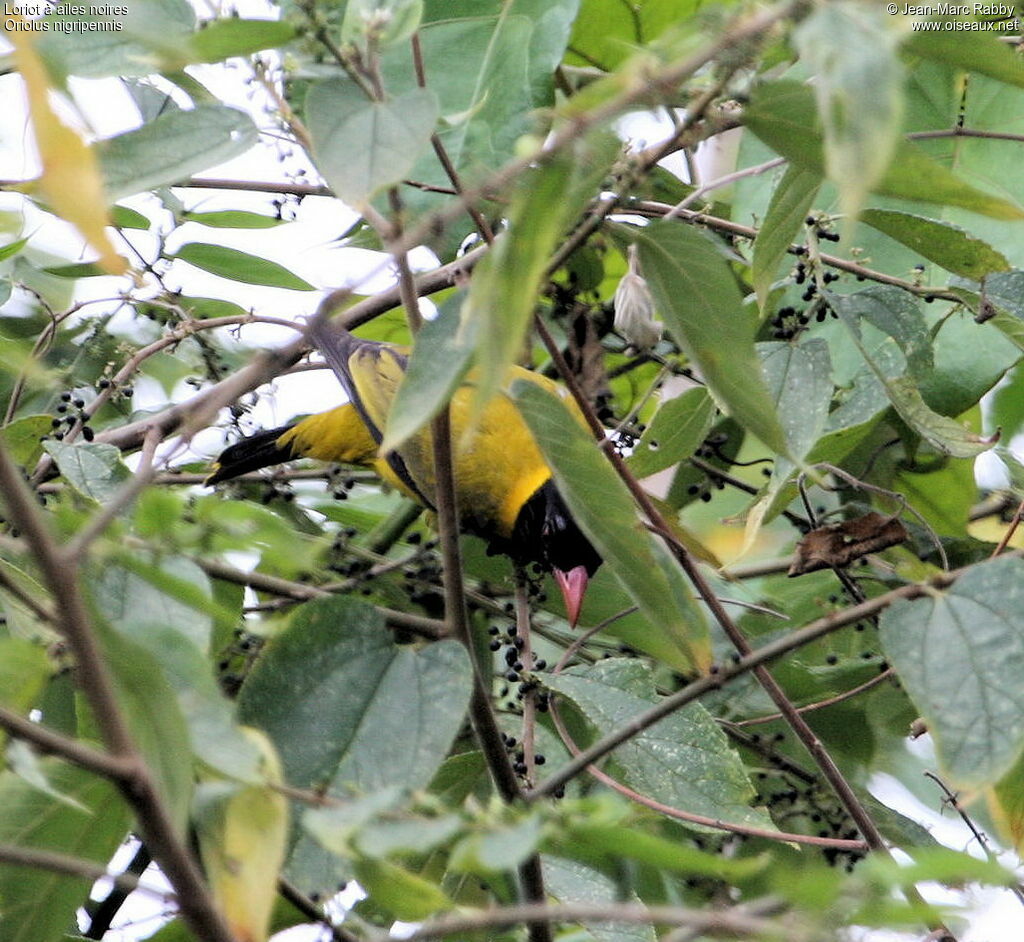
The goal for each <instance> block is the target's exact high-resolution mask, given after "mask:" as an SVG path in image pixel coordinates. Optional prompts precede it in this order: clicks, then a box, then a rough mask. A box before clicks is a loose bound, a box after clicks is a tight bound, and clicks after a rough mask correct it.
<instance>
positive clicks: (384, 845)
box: [303, 814, 465, 858]
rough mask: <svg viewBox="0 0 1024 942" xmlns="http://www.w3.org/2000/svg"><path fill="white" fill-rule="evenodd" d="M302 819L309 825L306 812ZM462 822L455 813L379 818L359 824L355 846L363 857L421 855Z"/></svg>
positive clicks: (448, 837)
mask: <svg viewBox="0 0 1024 942" xmlns="http://www.w3.org/2000/svg"><path fill="white" fill-rule="evenodd" d="M303 823H304V824H306V825H307V826H308V824H309V821H308V814H307V815H306V817H305V818H304V819H303ZM464 826H465V825H464V823H463V821H462V818H461V817H459V816H458V815H454V814H447V815H442V816H441V817H437V818H425V817H422V816H415V817H414V816H408V817H403V818H400V819H398V820H389V819H387V818H382V819H378V820H376V821H371V822H369V823H367V824H366V825H365V826H364V827H362V828H360V830H359V833H358V834H357V835H356V850H357V852H358V853H359V854H360V855H362V856H364V857H377V858H384V857H394V856H409V857H422V856H424V855H426V854H429V853H430V852H431V851H433V850H435V849H436V848H438V847H441V846H442V845H444V844H447V843H448V842H449V841H450V840H451V839H452V838H453V837H454V836H455V835H456V834H458V833H459V832H461V831H462V830H463V828H464Z"/></svg>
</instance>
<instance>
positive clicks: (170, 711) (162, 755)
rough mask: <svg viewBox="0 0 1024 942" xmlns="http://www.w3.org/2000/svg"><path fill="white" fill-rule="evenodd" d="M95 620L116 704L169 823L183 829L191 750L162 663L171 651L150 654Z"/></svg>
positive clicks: (190, 783) (189, 793) (189, 794)
mask: <svg viewBox="0 0 1024 942" xmlns="http://www.w3.org/2000/svg"><path fill="white" fill-rule="evenodd" d="M96 621H97V636H98V637H99V640H100V644H101V646H102V653H103V657H104V659H105V660H106V662H107V664H108V665H109V667H110V670H111V672H112V673H113V676H114V687H115V690H116V693H117V700H118V707H119V708H120V710H121V713H122V715H123V716H124V717H125V719H126V720H127V722H128V727H129V730H130V731H131V734H132V738H133V739H134V741H135V743H136V745H137V746H138V748H139V751H140V752H141V753H142V756H143V758H144V759H145V761H146V765H147V766H148V767H149V770H150V773H151V774H152V776H153V778H154V780H155V782H156V788H157V791H158V792H159V793H160V796H161V798H162V799H163V801H164V802H165V805H166V807H167V811H168V814H169V815H170V818H171V821H172V823H173V824H174V826H175V827H176V828H177V829H178V832H179V833H180V834H182V835H184V833H185V827H186V822H187V821H188V810H189V803H190V801H191V798H192V786H193V772H192V761H191V760H192V750H191V748H190V744H189V733H188V727H187V725H186V723H185V719H184V717H183V716H182V713H181V710H180V709H179V707H178V703H177V698H176V697H175V692H174V690H173V689H172V688H171V685H170V684H169V683H168V681H167V678H166V677H165V674H164V671H163V669H162V664H163V661H164V659H166V658H168V657H170V658H171V659H173V654H171V653H169V652H166V651H163V650H161V651H160V653H159V654H157V655H152V654H150V652H149V651H148V650H146V648H145V647H144V646H143V645H141V644H137V643H136V642H135V641H132V640H129V639H128V638H127V637H125V636H124V635H122V634H121V633H120V632H117V631H114V630H113V629H111V628H110V627H109V626H108V625H106V624H104V623H103V622H102V621H100V620H98V619H97V620H96ZM174 636H175V635H174V633H172V637H174Z"/></svg>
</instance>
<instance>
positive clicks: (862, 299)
mask: <svg viewBox="0 0 1024 942" xmlns="http://www.w3.org/2000/svg"><path fill="white" fill-rule="evenodd" d="M829 301H830V303H832V304H833V308H834V309H835V310H836V312H837V313H839V314H840V315H841V316H842V317H843V318H844V320H845V322H846V323H847V324H848V325H849V326H851V327H852V328H855V329H857V330H859V326H857V325H859V324H860V322H861V321H862V320H864V321H867V322H868V323H870V324H872V325H873V326H875V327H877V328H878V329H879V330H880V331H882V332H883V333H885V334H888V335H889V336H890V337H892V339H893V340H895V341H896V343H897V345H898V346H899V348H900V350H901V351H902V352H903V355H904V356H905V357H906V360H907V372H908V373H909V374H910V375H911V376H913V377H914V378H915V379H922V378H924V377H925V376H927V374H928V373H929V372H931V370H932V368H933V357H932V336H931V331H930V330H929V329H928V322H927V321H926V320H925V318H924V314H922V313H921V306H920V302H918V301H917V299H916V298H914V297H913V296H911V295H909V294H907V292H906V291H901V290H900V289H899V288H892V287H889V286H888V285H872V286H871V287H870V288H865V289H864V290H863V291H857V292H855V293H854V294H849V295H839V296H830V298H829Z"/></svg>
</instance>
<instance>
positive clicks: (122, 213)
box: [110, 206, 152, 232]
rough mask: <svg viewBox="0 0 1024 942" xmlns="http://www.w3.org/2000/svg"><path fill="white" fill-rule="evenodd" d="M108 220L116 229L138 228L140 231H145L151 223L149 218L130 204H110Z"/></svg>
mask: <svg viewBox="0 0 1024 942" xmlns="http://www.w3.org/2000/svg"><path fill="white" fill-rule="evenodd" d="M110 221H111V222H112V223H113V224H114V225H115V226H117V228H118V229H138V230H140V231H142V232H146V231H147V230H148V229H149V227H150V226H151V225H152V223H151V222H150V221H149V219H147V218H146V217H145V216H143V215H142V213H140V212H138V210H134V209H132V208H131V207H130V206H112V207H111V209H110Z"/></svg>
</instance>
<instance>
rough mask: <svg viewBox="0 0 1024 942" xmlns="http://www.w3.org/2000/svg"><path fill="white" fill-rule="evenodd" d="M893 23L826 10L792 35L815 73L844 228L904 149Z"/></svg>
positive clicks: (861, 10) (865, 11) (879, 16)
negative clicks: (898, 148) (898, 151)
mask: <svg viewBox="0 0 1024 942" xmlns="http://www.w3.org/2000/svg"><path fill="white" fill-rule="evenodd" d="M891 21H892V17H887V16H886V14H885V13H884V11H882V10H881V9H880V8H875V7H869V6H864V5H856V4H853V3H844V2H839V3H829V4H826V5H824V6H821V7H818V8H817V9H816V10H814V12H813V13H811V15H810V16H808V17H807V18H806V19H805V20H804V21H803V22H802V23H801V24H800V25H799V26H798V27H797V29H796V30H795V32H794V37H793V38H794V41H795V43H796V46H797V48H798V50H799V51H800V58H801V60H802V61H803V62H805V63H806V64H807V66H808V68H809V69H810V70H811V71H812V72H813V73H814V82H813V85H812V88H813V90H814V94H815V97H816V98H817V102H818V114H819V115H820V116H821V121H822V125H823V126H824V151H825V170H826V173H827V174H828V178H829V179H830V180H831V181H832V182H833V183H834V184H835V185H836V187H837V188H838V190H839V206H840V210H841V211H842V213H843V214H844V215H845V216H846V217H847V221H846V223H845V224H846V225H850V224H852V220H854V219H855V218H856V217H857V215H858V214H859V213H860V210H861V209H862V207H863V206H864V200H865V199H866V198H867V195H868V193H870V192H871V190H872V189H873V188H874V187H875V185H876V184H878V183H879V182H880V181H881V180H882V178H883V176H884V175H885V173H886V170H887V169H888V167H889V163H890V161H891V160H892V158H893V155H894V153H895V151H896V145H897V143H898V142H899V136H900V126H901V123H902V118H903V68H902V65H901V63H900V61H899V58H898V57H897V54H896V48H897V45H898V42H899V39H900V32H899V31H898V30H896V29H893V28H892V22H891Z"/></svg>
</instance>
